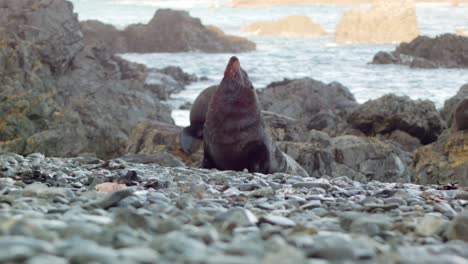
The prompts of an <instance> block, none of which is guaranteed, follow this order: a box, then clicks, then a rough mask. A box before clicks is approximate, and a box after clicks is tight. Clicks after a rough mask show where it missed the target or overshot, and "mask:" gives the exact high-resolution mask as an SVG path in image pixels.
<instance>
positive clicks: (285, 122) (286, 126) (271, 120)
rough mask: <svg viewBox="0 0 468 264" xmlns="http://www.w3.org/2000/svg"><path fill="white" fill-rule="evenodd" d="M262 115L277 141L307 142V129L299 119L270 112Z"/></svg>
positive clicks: (263, 112)
mask: <svg viewBox="0 0 468 264" xmlns="http://www.w3.org/2000/svg"><path fill="white" fill-rule="evenodd" d="M262 115H263V119H264V120H265V122H266V123H267V124H268V127H269V128H270V131H271V135H272V137H273V139H274V140H275V141H294V142H303V141H305V139H306V138H305V136H306V129H305V128H304V127H303V126H302V124H300V123H299V121H298V120H297V119H294V118H291V117H287V116H283V115H280V114H276V113H273V112H269V111H262Z"/></svg>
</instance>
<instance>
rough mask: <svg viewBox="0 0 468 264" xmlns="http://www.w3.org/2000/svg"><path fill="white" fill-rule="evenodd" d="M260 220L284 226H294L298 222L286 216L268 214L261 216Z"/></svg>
mask: <svg viewBox="0 0 468 264" xmlns="http://www.w3.org/2000/svg"><path fill="white" fill-rule="evenodd" d="M260 222H265V223H269V224H272V225H278V226H284V227H293V226H295V225H296V223H295V222H294V221H293V220H291V219H289V218H287V217H284V216H281V215H273V214H268V215H265V216H262V217H261V218H260Z"/></svg>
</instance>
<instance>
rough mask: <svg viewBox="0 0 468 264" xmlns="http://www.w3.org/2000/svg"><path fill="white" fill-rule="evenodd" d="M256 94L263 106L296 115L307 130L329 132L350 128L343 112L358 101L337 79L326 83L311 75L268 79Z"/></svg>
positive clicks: (349, 110) (271, 110)
mask: <svg viewBox="0 0 468 264" xmlns="http://www.w3.org/2000/svg"><path fill="white" fill-rule="evenodd" d="M258 97H259V100H260V103H261V105H262V108H263V109H264V110H266V111H270V112H274V113H278V114H281V115H284V116H288V117H291V118H295V119H297V120H299V122H300V123H301V124H302V125H303V127H305V128H306V129H308V130H310V129H316V130H323V131H326V132H327V133H329V134H330V135H338V134H342V133H344V131H346V130H347V128H349V126H348V125H347V123H346V118H345V116H346V115H347V114H348V113H349V112H351V110H352V109H354V108H355V107H356V106H357V105H358V104H357V102H356V100H355V99H354V96H353V95H352V94H351V92H349V90H348V89H347V88H346V87H344V86H343V85H341V84H340V83H337V82H333V83H330V84H325V83H322V82H319V81H316V80H313V79H310V78H303V79H296V80H284V81H281V82H274V83H271V84H270V85H268V86H267V87H266V88H264V89H259V90H258Z"/></svg>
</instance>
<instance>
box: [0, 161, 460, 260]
mask: <svg viewBox="0 0 468 264" xmlns="http://www.w3.org/2000/svg"><path fill="white" fill-rule="evenodd" d="M0 167H2V168H7V169H6V170H3V171H2V173H1V174H0V263H28V264H43V263H45V264H55V263H56V264H62V263H117V264H119V263H162V264H169V263H212V264H215V263H216V264H236V263H252V264H253V263H263V264H269V263H304V264H317V263H318V264H322V263H323V264H331V263H362V264H368V263H435V262H437V263H465V262H467V261H468V251H467V250H466V248H468V235H467V232H466V230H468V226H467V225H468V224H467V223H468V220H467V219H468V216H467V209H463V207H464V206H466V198H465V196H466V191H461V190H439V189H438V188H437V186H435V185H434V186H432V185H431V186H418V185H414V184H394V183H380V182H376V181H372V182H368V183H360V182H356V181H353V180H351V179H349V178H347V177H338V178H331V177H329V176H324V177H322V178H320V179H316V178H302V177H297V176H291V175H287V174H281V173H278V174H274V175H263V174H259V173H256V174H250V173H248V172H233V171H210V170H203V169H197V168H164V167H160V166H158V165H156V164H145V165H143V164H136V163H126V162H124V161H121V160H112V161H110V162H104V161H99V160H96V159H86V158H74V159H61V158H47V157H45V156H44V155H42V154H39V153H36V154H32V155H29V156H28V157H26V158H24V157H22V156H19V155H14V154H8V153H6V154H0ZM8 171H11V172H15V175H14V177H10V176H8V175H5V172H8ZM33 171H35V172H36V176H40V178H34V177H31V174H27V173H26V174H22V173H23V172H33ZM17 172H18V173H17ZM18 175H19V176H18ZM21 175H23V176H21ZM21 177H25V178H24V179H22V178H21ZM37 179H41V181H40V182H34V180H37ZM44 179H45V180H44ZM110 179H112V180H121V181H124V182H126V183H128V184H129V185H131V187H127V188H125V189H121V190H117V191H115V192H111V193H96V191H95V189H94V186H95V185H96V184H98V183H102V182H107V181H109V180H110ZM30 181H33V182H31V184H26V182H28V183H29V182H30ZM57 186H59V187H57ZM462 210H465V211H463V212H462ZM447 241H448V242H447ZM382 260H384V261H386V262H382Z"/></svg>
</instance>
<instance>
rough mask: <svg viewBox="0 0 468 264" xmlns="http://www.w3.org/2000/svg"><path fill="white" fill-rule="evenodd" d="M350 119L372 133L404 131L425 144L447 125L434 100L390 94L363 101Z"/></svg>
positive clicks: (359, 127) (358, 126) (360, 127)
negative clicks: (413, 98)
mask: <svg viewBox="0 0 468 264" xmlns="http://www.w3.org/2000/svg"><path fill="white" fill-rule="evenodd" d="M348 122H349V123H350V124H352V126H353V127H354V128H356V129H358V130H360V131H362V132H363V133H365V134H367V135H370V136H374V135H377V134H391V133H392V132H394V131H396V130H400V131H404V132H406V133H408V134H409V135H411V136H413V137H416V138H418V139H419V140H420V141H421V143H422V144H428V143H431V142H434V141H435V140H436V139H437V137H438V135H439V134H440V133H441V132H442V130H443V129H444V127H445V125H444V123H443V121H442V119H441V118H440V115H439V113H438V112H437V110H436V108H435V105H434V103H433V102H431V101H428V100H424V101H422V100H417V101H413V100H411V99H410V98H409V97H406V96H403V97H402V96H396V95H391V94H390V95H385V96H383V97H381V98H378V99H375V100H370V101H368V102H366V103H364V104H362V105H360V106H359V107H357V108H356V109H354V110H353V112H352V113H351V114H349V116H348Z"/></svg>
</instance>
